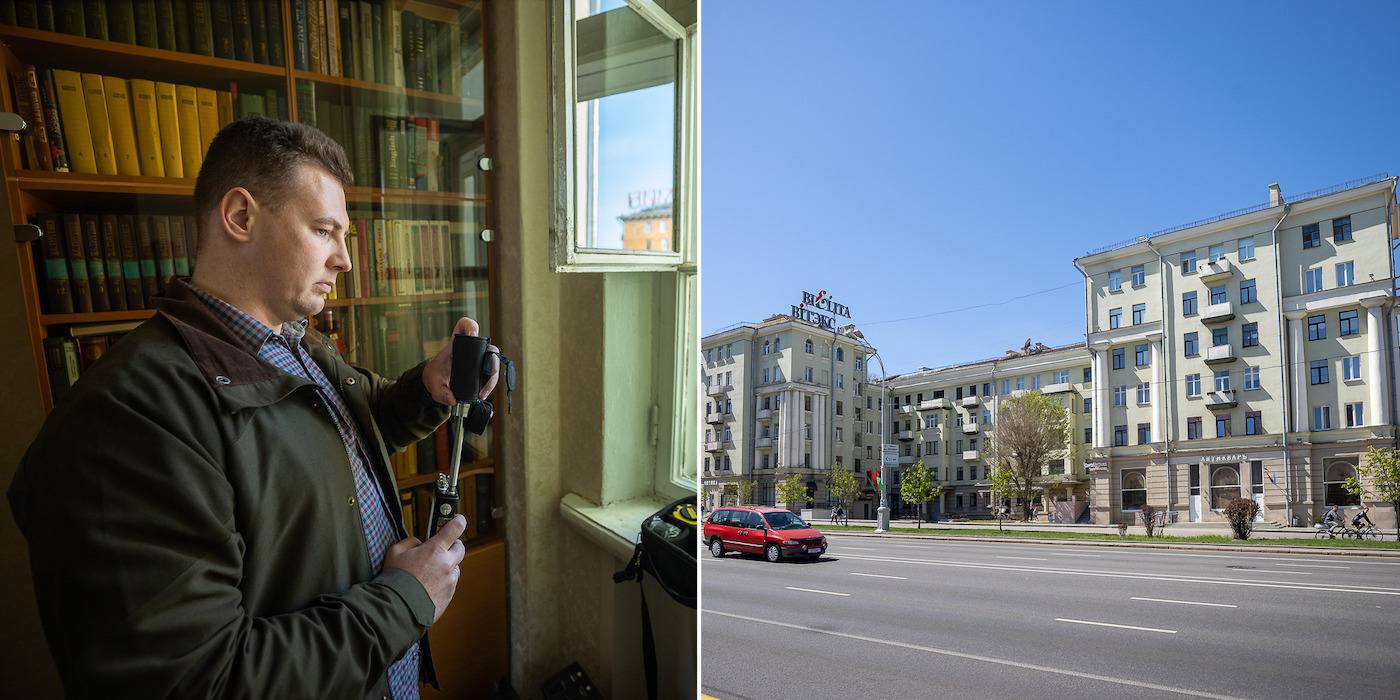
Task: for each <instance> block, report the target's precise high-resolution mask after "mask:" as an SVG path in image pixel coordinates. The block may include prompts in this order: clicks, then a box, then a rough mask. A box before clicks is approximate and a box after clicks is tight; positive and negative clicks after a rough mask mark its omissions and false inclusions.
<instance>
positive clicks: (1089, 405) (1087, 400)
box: [1084, 396, 1094, 413]
mask: <svg viewBox="0 0 1400 700" xmlns="http://www.w3.org/2000/svg"><path fill="white" fill-rule="evenodd" d="M1084 412H1085V413H1093V412H1094V399H1093V397H1089V396H1086V397H1084Z"/></svg>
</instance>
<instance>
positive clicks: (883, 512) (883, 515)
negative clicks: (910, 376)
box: [837, 325, 890, 532]
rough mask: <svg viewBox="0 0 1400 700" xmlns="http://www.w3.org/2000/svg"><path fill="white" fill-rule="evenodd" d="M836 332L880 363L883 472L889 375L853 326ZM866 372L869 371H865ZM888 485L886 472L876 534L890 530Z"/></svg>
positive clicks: (883, 364) (872, 349)
mask: <svg viewBox="0 0 1400 700" xmlns="http://www.w3.org/2000/svg"><path fill="white" fill-rule="evenodd" d="M837 332H839V333H840V334H841V335H844V336H846V337H847V338H853V339H855V340H857V341H860V344H861V345H863V346H865V348H866V349H867V350H869V351H870V356H871V357H873V358H875V361H876V362H879V363H880V432H879V433H877V434H878V435H879V436H880V468H881V469H882V470H884V469H885V463H884V459H885V428H886V427H887V426H886V424H885V380H886V379H888V377H889V375H888V374H886V373H885V361H884V360H882V359H880V352H879V351H878V350H876V349H875V348H873V347H871V345H870V342H869V341H867V340H866V339H865V336H864V335H863V334H862V333H861V332H860V331H858V330H856V327H855V326H853V325H850V326H841V327H840V328H838V329H837ZM867 371H869V370H868V369H867ZM889 484H890V475H889V473H888V471H887V470H886V471H885V473H884V474H883V477H882V478H881V479H880V507H879V508H878V509H877V510H876V511H875V512H876V514H877V515H876V522H875V531H876V532H888V531H889V529H890V497H889Z"/></svg>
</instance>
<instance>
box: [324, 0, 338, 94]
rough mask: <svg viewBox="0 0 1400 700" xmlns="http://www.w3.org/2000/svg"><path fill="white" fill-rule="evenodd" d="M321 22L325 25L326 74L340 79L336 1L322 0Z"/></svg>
mask: <svg viewBox="0 0 1400 700" xmlns="http://www.w3.org/2000/svg"><path fill="white" fill-rule="evenodd" d="M324 1H325V5H324V8H323V9H322V15H321V21H322V22H323V23H324V24H325V32H326V56H325V67H326V72H327V73H330V74H331V75H332V76H334V77H337V78H339V77H341V75H342V73H343V71H342V70H341V65H340V9H339V7H338V6H337V5H336V0H324Z"/></svg>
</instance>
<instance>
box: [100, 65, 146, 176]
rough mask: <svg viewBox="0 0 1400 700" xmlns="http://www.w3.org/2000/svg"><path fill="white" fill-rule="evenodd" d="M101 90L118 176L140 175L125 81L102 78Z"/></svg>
mask: <svg viewBox="0 0 1400 700" xmlns="http://www.w3.org/2000/svg"><path fill="white" fill-rule="evenodd" d="M102 89H103V92H104V93H106V95H107V123H108V124H110V125H111V131H112V157H113V158H114V159H116V161H117V174H118V175H140V174H141V157H140V156H139V155H138V151H137V150H136V126H135V124H134V123H133V122H132V120H131V95H130V93H129V92H128V90H129V89H130V87H129V86H128V85H127V82H126V80H124V79H122V78H114V77H112V76H110V75H104V76H102Z"/></svg>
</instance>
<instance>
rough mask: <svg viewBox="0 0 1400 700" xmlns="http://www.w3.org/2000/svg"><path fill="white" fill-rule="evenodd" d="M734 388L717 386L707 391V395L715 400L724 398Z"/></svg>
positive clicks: (725, 385) (731, 386)
mask: <svg viewBox="0 0 1400 700" xmlns="http://www.w3.org/2000/svg"><path fill="white" fill-rule="evenodd" d="M733 388H734V386H733V385H732V384H715V385H714V386H711V387H709V388H708V389H706V390H705V393H707V394H709V395H710V396H713V397H715V398H724V396H725V394H728V393H729V390H730V389H733Z"/></svg>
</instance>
